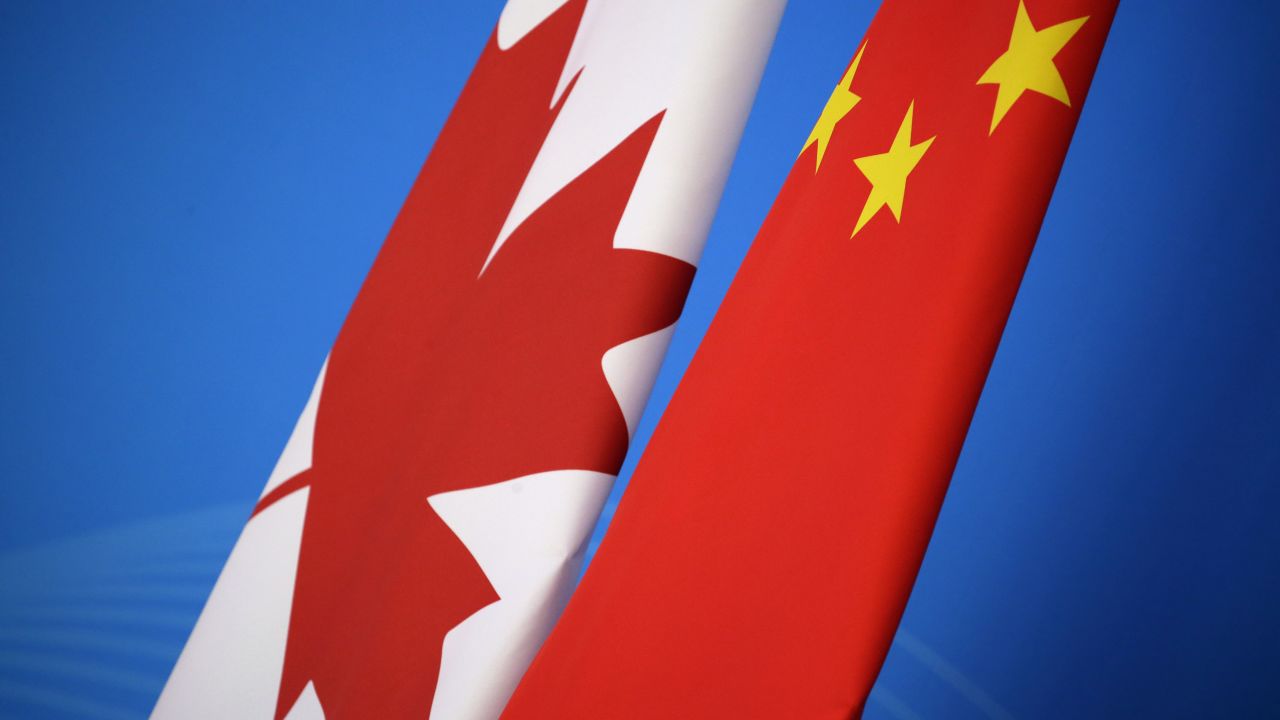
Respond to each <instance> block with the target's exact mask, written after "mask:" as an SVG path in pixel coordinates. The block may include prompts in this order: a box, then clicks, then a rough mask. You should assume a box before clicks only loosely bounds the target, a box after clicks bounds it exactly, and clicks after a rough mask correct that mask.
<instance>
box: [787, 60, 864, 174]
mask: <svg viewBox="0 0 1280 720" xmlns="http://www.w3.org/2000/svg"><path fill="white" fill-rule="evenodd" d="M866 49H867V46H866V45H863V46H862V48H861V49H859V50H858V54H857V55H855V56H853V63H852V64H851V65H849V69H848V70H846V71H845V73H844V77H842V78H840V83H839V84H838V85H836V89H835V90H832V91H831V97H830V98H829V99H828V100H827V105H826V107H824V108H822V114H821V115H819V116H818V122H817V123H816V124H815V125H814V126H813V130H812V131H810V132H809V139H807V140H805V141H804V147H802V148H800V152H801V153H803V152H804V151H805V150H808V149H809V146H810V145H812V144H814V143H815V142H816V143H818V160H817V162H816V164H815V165H814V166H813V171H814V172H818V168H820V167H822V155H823V153H825V152H826V151H827V143H829V142H831V134H832V133H833V132H835V130H836V123H838V122H840V121H841V120H843V119H844V116H845V115H848V114H849V111H850V110H852V109H853V106H854V105H857V104H858V101H859V100H861V99H862V98H861V97H859V96H858V95H855V94H854V93H853V91H852V90H850V89H849V84H850V83H852V82H853V74H854V73H856V72H857V71H858V63H859V62H860V61H861V60H862V51H863V50H866Z"/></svg>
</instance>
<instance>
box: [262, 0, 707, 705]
mask: <svg viewBox="0 0 1280 720" xmlns="http://www.w3.org/2000/svg"><path fill="white" fill-rule="evenodd" d="M583 5H584V3H583V2H582V1H581V0H578V1H576V2H571V3H569V4H568V5H566V6H565V7H564V8H562V9H561V10H559V11H558V12H557V13H556V14H555V15H554V16H552V17H551V18H549V19H547V20H546V21H544V22H543V23H542V24H541V25H539V26H538V27H537V28H535V29H534V30H533V31H531V32H530V34H529V35H528V36H526V37H525V38H523V39H522V40H521V41H520V42H519V43H517V44H516V45H514V46H513V47H512V48H511V49H509V50H506V51H502V50H500V49H499V48H498V47H497V45H496V42H495V41H494V40H493V39H492V38H491V39H490V42H489V45H488V46H487V47H486V49H485V51H484V54H483V55H482V56H481V57H480V60H479V61H478V63H477V65H476V68H475V71H474V72H473V74H472V76H471V79H470V80H469V81H468V83H467V86H466V88H465V89H464V90H463V93H462V96H461V97H460V98H459V99H458V103H457V105H456V106H455V109H454V111H453V114H452V115H451V116H450V119H449V122H448V124H447V125H446V126H445V128H444V130H443V131H442V133H441V135H440V138H439V139H438V140H437V142H436V147H435V149H434V150H433V151H432V153H431V156H430V157H429V158H428V160H427V163H426V165H425V167H424V168H423V170H422V173H421V175H420V176H419V177H418V179H417V182H415V184H414V186H413V189H412V191H411V192H410V194H409V197H408V199H407V200H406V201H405V205H404V208H403V209H402V210H401V213H400V216H399V217H398V218H397V220H396V222H395V225H394V226H393V227H392V229H391V233H390V235H389V236H388V237H387V240H386V243H385V245H384V246H383V248H382V251H381V252H380V254H379V256H378V259H377V261H376V263H375V264H374V266H373V268H372V270H371V271H370V273H369V276H368V279H367V280H366V281H365V284H364V287H363V288H362V289H361V291H360V294H359V297H357V299H356V301H355V304H354V306H353V307H352V309H351V314H350V316H349V317H348V319H347V321H346V323H345V325H344V326H343V328H342V332H341V333H340V334H339V336H338V339H337V341H336V343H335V344H334V347H333V352H332V355H331V356H330V360H329V365H328V370H327V372H326V375H325V381H324V385H323V389H322V392H321V395H320V403H319V410H318V415H317V421H316V431H315V448H314V457H313V464H312V467H311V468H310V469H309V470H307V471H305V472H304V473H302V474H300V475H298V476H295V477H294V478H292V479H290V480H288V481H286V482H285V483H283V484H282V485H281V486H279V487H278V488H277V489H276V490H274V491H273V492H272V493H270V494H268V495H267V496H266V497H265V498H263V500H262V502H261V503H259V506H258V511H261V510H263V509H265V508H267V507H269V506H270V505H271V504H272V503H274V502H276V501H277V500H279V499H280V498H282V497H284V496H286V495H288V494H289V493H291V492H294V491H296V490H298V489H300V488H302V487H309V488H310V495H309V499H308V502H307V511H306V512H307V514H306V520H305V525H304V528H303V533H302V545H301V551H300V555H299V560H298V575H297V585H296V590H295V593H294V597H293V608H292V614H291V617H290V621H289V635H288V643H287V646H286V651H285V659H284V672H283V677H282V680H281V687H280V695H279V700H278V707H277V712H276V717H277V718H281V717H284V715H285V714H286V713H287V712H288V711H289V709H290V708H291V707H293V704H294V702H295V701H296V700H297V698H298V695H299V693H301V692H302V691H303V689H304V688H305V687H306V685H307V683H308V682H313V683H314V684H315V689H316V693H317V696H318V697H319V700H320V703H321V705H322V706H323V707H324V709H325V714H326V717H328V718H329V720H336V719H338V718H360V719H364V718H425V717H427V715H428V713H429V711H430V707H431V702H432V697H433V695H434V691H435V679H436V677H437V675H438V671H439V663H440V652H441V643H442V641H443V639H444V635H445V633H446V632H448V631H449V630H450V629H451V628H453V627H454V626H455V625H457V624H458V623H459V622H460V621H462V620H464V619H465V618H467V617H468V616H470V615H471V614H472V613H474V612H475V611H477V610H479V609H480V608H482V607H484V606H485V605H488V604H489V603H491V602H493V601H495V600H497V599H498V598H497V595H496V593H495V592H494V590H493V588H492V587H491V586H490V584H489V581H488V580H487V579H486V577H485V575H484V573H483V572H482V571H481V570H480V568H479V566H478V565H477V564H476V562H475V560H474V559H473V558H472V556H471V554H470V553H469V552H468V551H467V549H466V548H465V547H464V546H463V545H462V543H461V542H460V541H459V540H458V539H457V538H456V537H455V536H454V534H453V532H452V531H451V530H450V529H449V528H448V527H447V526H445V524H444V522H443V521H442V520H441V519H440V518H439V517H438V516H437V515H436V514H435V513H434V512H433V511H432V510H431V508H430V507H429V506H428V504H427V498H428V497H429V496H431V495H434V494H436V493H440V492H446V491H451V490H460V489H463V488H469V487H477V486H480V485H486V484H489V483H495V482H500V481H503V480H508V479H511V478H515V477H519V476H523V475H528V474H531V473H537V472H542V471H548V470H559V469H563V468H578V469H585V470H594V471H598V472H604V473H615V472H617V470H618V466H619V465H620V464H621V462H622V458H623V455H624V454H625V452H626V447H627V428H626V423H625V420H624V418H623V416H622V412H621V410H620V409H619V407H618V402H617V400H616V399H615V398H614V396H613V394H612V392H611V391H610V389H609V387H608V384H607V382H606V380H605V377H604V373H603V371H602V370H601V366H600V358H601V356H603V355H604V353H605V352H606V351H607V350H609V349H610V348H612V347H614V346H616V345H619V344H621V343H623V342H626V341H628V340H631V339H633V338H636V337H639V336H642V335H646V334H649V333H652V332H654V331H657V330H659V329H661V328H663V327H666V326H668V325H670V324H671V323H672V322H674V321H675V318H676V316H677V315H678V314H679V311H680V306H681V304H682V302H683V298H684V295H685V292H686V291H687V289H688V286H689V282H690V281H691V279H692V276H693V268H692V267H691V266H689V265H688V264H687V263H683V262H680V261H679V260H675V259H673V258H670V257H668V256H666V255H660V254H656V253H650V252H644V251H639V250H617V249H614V247H613V236H614V231H615V230H616V228H617V225H618V221H619V218H620V217H621V215H622V211H623V208H624V207H625V205H626V203H627V200H628V198H629V197H630V195H631V189H632V186H633V184H634V182H635V178H636V176H637V174H638V173H639V171H640V167H641V165H642V164H643V163H644V160H645V157H646V156H647V154H648V151H649V146H650V143H651V142H652V140H653V137H654V134H655V133H656V132H657V128H658V125H659V123H661V121H662V117H661V115H658V116H655V117H654V118H652V119H651V120H650V121H649V122H648V123H646V124H645V125H644V126H642V127H641V128H639V129H638V130H636V131H635V132H634V133H633V134H632V135H631V136H630V137H629V138H627V139H626V140H624V141H623V142H622V143H621V144H620V145H619V146H618V147H617V148H615V149H614V150H613V151H611V152H610V153H609V154H608V155H607V156H606V157H605V158H603V159H602V160H600V161H599V162H598V163H596V164H595V165H594V166H593V167H591V168H589V169H588V170H586V171H585V172H584V173H583V174H582V175H581V176H579V177H578V178H576V179H575V180H574V181H573V182H571V183H570V184H569V185H568V186H566V187H565V188H564V189H562V190H561V191H560V192H559V193H557V194H556V195H555V196H554V197H552V198H551V199H550V200H548V201H547V202H546V203H545V204H544V205H543V206H542V207H540V208H539V209H538V210H537V211H536V212H535V213H534V214H533V215H532V216H531V217H530V218H529V219H528V220H526V221H525V222H524V223H523V224H522V225H521V226H520V227H519V228H518V229H517V230H516V231H515V232H514V233H513V234H512V235H511V237H510V238H509V239H508V240H507V242H506V243H505V244H504V245H503V246H502V248H501V250H500V251H499V252H498V253H497V254H496V255H495V256H494V258H493V261H492V263H491V264H490V265H489V266H488V268H487V269H486V270H485V272H484V274H481V273H480V271H481V268H482V267H483V266H484V261H485V259H486V257H487V256H488V254H489V251H490V248H491V247H492V245H493V242H494V240H495V239H496V238H497V235H498V231H499V228H500V227H501V226H502V223H503V221H504V220H505V218H506V216H507V213H508V211H509V210H510V208H511V205H512V202H513V201H514V199H515V195H516V193H517V191H518V190H519V189H520V186H521V184H522V183H523V182H524V179H525V176H526V174H527V173H528V170H529V166H530V165H531V164H532V163H533V160H534V157H535V156H536V154H537V152H538V150H539V148H540V147H541V146H542V142H543V139H544V138H545V136H546V133H547V132H548V130H549V129H550V127H551V123H552V121H553V120H554V119H555V117H556V113H557V112H558V110H559V108H558V107H555V108H553V107H550V103H551V99H552V96H553V91H554V88H555V85H556V82H557V80H558V79H559V77H560V73H561V70H562V68H563V67H564V62H565V56H566V55H567V53H568V51H569V46H570V44H571V43H572V40H573V37H574V34H575V32H576V30H577V27H578V22H579V19H580V17H581V13H582V7H583ZM567 94H568V93H567V92H566V96H567Z"/></svg>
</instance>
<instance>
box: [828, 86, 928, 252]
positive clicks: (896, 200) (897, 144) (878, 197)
mask: <svg viewBox="0 0 1280 720" xmlns="http://www.w3.org/2000/svg"><path fill="white" fill-rule="evenodd" d="M915 107H916V104H915V102H912V103H911V104H910V105H909V106H907V116H906V117H904V118H902V125H900V126H899V127H898V134H897V135H895V136H894V137H893V144H892V145H890V146H889V150H888V152H885V153H881V154H879V155H868V156H867V157H860V158H858V159H856V160H854V161H853V164H854V165H857V166H858V169H859V170H861V171H862V174H863V175H865V176H866V177H867V180H869V181H870V182H871V193H870V194H869V195H867V204H866V205H863V206H862V214H861V215H859V216H858V224H857V225H855V226H854V228H853V234H851V235H850V236H849V237H853V236H854V235H857V234H858V231H859V230H861V229H862V226H863V225H866V224H867V221H869V220H871V218H872V217H874V216H875V214H876V213H877V212H879V211H880V208H882V207H885V206H886V205H887V206H888V207H889V211H890V212H892V213H893V219H894V220H897V221H898V222H902V199H903V197H904V196H905V195H906V192H907V176H908V175H910V174H911V171H912V170H915V168H916V164H917V163H919V162H920V158H922V157H924V154H925V151H927V150H928V149H929V146H930V145H932V144H933V141H934V139H935V138H937V137H938V136H937V135H934V136H933V137H931V138H929V139H928V140H925V141H924V142H922V143H918V144H916V145H912V144H911V115H912V112H913V111H914V110H915Z"/></svg>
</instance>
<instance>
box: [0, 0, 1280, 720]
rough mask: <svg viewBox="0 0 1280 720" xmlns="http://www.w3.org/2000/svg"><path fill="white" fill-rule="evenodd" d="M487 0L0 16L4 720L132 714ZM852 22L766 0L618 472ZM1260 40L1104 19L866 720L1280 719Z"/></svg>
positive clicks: (0, 671)
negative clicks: (770, 12) (736, 140)
mask: <svg viewBox="0 0 1280 720" xmlns="http://www.w3.org/2000/svg"><path fill="white" fill-rule="evenodd" d="M500 6H501V3H500V2H499V0H485V1H483V2H481V1H478V0H469V1H468V2H456V3H405V4H402V5H400V4H396V5H393V4H385V3H360V4H352V3H326V4H311V3H306V4H303V3H298V4H296V5H294V6H285V5H272V4H263V3H247V2H242V3H236V2H224V3H194V2H184V3H157V2H132V3H86V2H43V3H28V4H17V3H6V4H4V5H3V6H0V34H2V36H3V41H2V42H0V66H2V67H4V68H5V72H4V73H3V74H0V107H3V110H0V140H2V141H0V183H2V185H0V187H2V188H3V192H2V193H0V328H3V333H0V370H2V371H3V380H2V381H0V488H3V490H2V494H0V501H2V503H3V504H2V506H0V716H3V717H15V718H16V717H22V718H42V717H49V718H61V717H86V718H129V717H140V716H142V715H144V714H145V713H146V711H147V710H148V709H149V708H150V705H151V703H152V702H153V701H154V698H155V696H156V694H157V693H158V691H159V688H160V686H161V684H162V683H163V680H164V677H165V676H166V674H167V672H168V670H169V668H170V667H171V665H172V663H173V661H174V659H175V658H176V655H177V652H178V650H179V649H180V647H181V645H182V642H183V641H184V639H185V637H186V634H187V632H188V631H189V629H190V626H191V624H192V623H193V622H194V619H195V616H196V614H197V613H198V612H199V609H200V607H201V605H202V603H203V600H204V597H205V596H206V594H207V592H208V590H209V588H210V587H211V585H212V582H213V580H214V578H215V577H216V574H217V571H218V569H219V567H220V566H221V563H222V561H223V560H224V559H225V557H226V555H227V553H228V552H229V550H230V547H231V544H232V542H233V541H234V538H235V536H236V535H237V533H238V531H239V528H240V526H241V524H242V523H243V521H244V519H245V517H246V516H247V514H248V512H249V509H250V507H251V506H252V504H253V502H254V499H255V498H256V496H257V493H258V491H259V490H260V489H261V486H262V484H263V482H264V481H265V478H266V476H267V474H268V473H269V471H270V469H271V467H272V465H273V464H274V462H275V459H276V457H277V455H278V453H279V451H280V449H281V448H282V447H283V445H284V441H285V439H286V437H287V436H288V433H289V431H290V430H291V428H292V426H293V422H294V420H295V418H296V416H297V415H298V413H299V411H300V410H301V408H302V405H303V403H304V402H305V400H306V397H307V394H308V392H309V390H310V386H311V382H312V380H313V378H314V376H315V374H316V372H317V371H318V370H319V367H320V364H321V362H322V360H323V358H324V356H325V353H326V350H327V349H328V347H329V345H330V343H331V342H332V341H333V339H334V337H335V335H336V333H337V330H338V328H339V326H340V324H341V322H342V318H343V316H344V313H345V311H346V308H347V307H348V306H349V305H350V303H351V301H352V298H353V297H354V295H355V293H356V291H357V289H358V287H359V283H360V281H361V279H362V278H363V276H364V274H365V272H366V270H367V269H368V267H369V265H370V263H371V261H372V259H373V256H374V254H375V252H376V251H377V248H378V246H379V244H380V242H381V240H382V238H383V237H384V235H385V233H386V231H387V229H388V228H389V226H390V223H391V220H392V219H393V217H394V216H395V213H396V211H397V209H398V207H399V205H400V202H401V201H402V199H403V198H404V196H405V194H406V192H407V190H408V188H409V185H410V183H411V182H412V180H413V178H414V176H415V174H416V172H417V170H418V167H419V165H420V163H421V161H422V159H423V158H424V157H425V155H426V153H427V151H428V150H429V148H430V146H431V143H432V141H433V139H434V138H435V136H436V133H437V132H438V131H439V128H440V126H441V124H442V123H443V121H444V119H445V117H446V115H447V113H448V111H449V108H450V107H451V105H452V103H453V100H454V98H455V97H456V95H457V93H458V91H459V90H460V88H461V86H462V84H463V82H464V81H465V79H466V77H467V74H468V72H469V71H470V68H471V65H472V64H473V62H474V60H475V58H476V57H477V55H478V54H479V51H480V49H481V47H482V46H483V43H484V41H485V39H486V37H487V35H488V33H489V31H490V29H491V28H492V25H493V22H494V20H495V19H496V18H497V15H498V10H499V8H500ZM873 12H874V8H873V7H872V4H871V3H868V2H836V1H834V0H829V1H828V0H824V1H822V2H818V1H816V0H796V1H795V2H794V3H793V6H792V7H791V8H790V9H789V10H788V11H787V14H786V16H785V18H784V20H783V24H782V27H781V30H780V32H779V35H778V41H777V45H776V46H775V50H774V53H773V55H772V57H771V59H770V61H769V66H768V68H767V71H766V74H765V77H764V82H763V85H762V86H761V90H760V94H759V96H758V99H757V103H756V106H755V109H754V110H753V113H752V116H751V119H750V121H749V124H748V126H747V130H746V135H745V137H744V140H743V145H742V150H741V153H740V155H739V157H738V159H737V162H736V165H735V167H734V170H733V174H732V176H731V177H730V180H729V184H728V187H727V190H726V194H725V198H724V202H723V204H722V206H721V208H720V212H719V215H718V217H717V220H716V223H715V226H714V228H713V231H712V234H711V237H710V240H709V243H708V246H707V253H706V256H705V258H704V260H703V263H702V269H701V271H700V272H699V274H698V277H697V280H696V282H695V283H694V288H693V291H692V293H691V296H690V299H689V304H688V307H687V308H686V310H685V314H684V317H683V320H682V321H681V324H680V326H679V329H678V332H677V334H676V339H675V342H674V345H673V347H672V350H671V353H670V355H669V357H668V359H667V361H666V364H665V365H664V367H663V370H662V373H661V375H660V377H659V381H658V385H657V388H656V390H655V393H654V397H653V402H652V403H651V405H650V407H649V409H648V410H647V412H646V415H645V418H644V420H643V421H642V424H641V426H640V431H639V434H638V438H637V442H636V443H635V445H634V446H633V452H632V454H631V456H630V457H629V460H628V463H627V466H626V469H627V470H628V471H629V470H630V468H631V466H632V464H633V463H634V459H635V456H636V455H637V453H638V451H639V450H640V449H642V447H643V445H644V442H645V441H646V440H647V438H648V436H649V433H650V432H651V430H652V428H653V425H654V422H655V421H656V419H657V417H658V415H659V414H660V412H661V410H662V408H663V407H664V406H665V403H666V401H667V399H668V398H669V396H670V394H671V392H672V390H673V389H674V386H675V383H676V382H677V380H678V378H679V376H680V374H681V372H682V371H683V369H684V367H685V365H686V364H687V362H688V360H689V358H690V357H691V355H692V353H693V350H694V348H695V347H696V345H697V342H698V340H699V339H700V337H701V335H702V333H703V331H704V330H705V328H706V325H707V323H708V321H709V319H710V317H711V315H712V313H713V312H714V309H715V307H716V305H717V304H718V302H719V300H720V298H721V297H722V296H723V293H724V291H725V289H726V288H727V287H728V284H729V282H730V280H731V278H732V276H733V273H734V271H735V270H736V268H737V265H738V263H739V262H740V260H741V258H742V256H743V254H744V253H745V252H746V249H747V248H748V246H749V245H750V242H751V239H752V237H753V235H754V233H755V230H756V229H757V228H758V226H759V224H760V221H761V220H762V218H763V216H764V213H765V212H766V211H767V209H768V206H769V204H770V202H771V201H772V198H773V196H774V194H775V193H776V191H777V189H778V187H779V185H780V183H781V181H782V178H783V176H784V174H785V172H786V170H787V169H788V167H789V166H790V164H791V162H792V161H793V160H794V158H795V154H796V152H797V150H798V149H799V145H800V143H801V141H802V140H803V139H804V137H805V136H806V135H807V133H808V130H809V127H810V126H811V124H812V122H813V119H814V118H815V117H816V115H817V113H818V110H819V109H820V108H821V105H822V103H823V102H824V101H825V99H826V96H827V94H828V92H829V90H830V87H831V85H832V83H833V82H834V81H835V80H836V79H837V78H838V76H839V74H840V71H841V70H842V69H843V67H844V64H845V63H846V62H847V60H848V58H849V57H850V56H851V55H852V53H853V50H854V48H855V47H856V45H857V43H858V40H859V38H860V37H861V35H862V32H863V31H864V30H865V28H866V25H867V23H868V22H869V21H870V18H871V15H872V13H873ZM1277 27H1280V9H1278V8H1277V6H1276V5H1275V4H1273V3H1269V2H1261V1H1258V2H1234V3H1204V2H1193V1H1192V0H1169V1H1161V0H1127V2H1125V3H1124V5H1123V7H1122V8H1121V10H1120V13H1119V15H1118V16H1117V19H1116V23H1115V26H1114V28H1113V30H1112V33H1111V40H1110V43H1109V45H1108V47H1107V49H1106V51H1105V53H1104V55H1103V58H1102V62H1101V64H1100V66H1099V69H1098V74H1097V78H1096V81H1095V83H1094V87H1093V91H1092V93H1091V95H1090V97H1089V100H1088V103H1087V105H1086V107H1085V110H1084V114H1083V117H1082V120H1081V123H1080V127H1079V130H1078V132H1077V134H1076V139H1075V143H1074V145H1073V147H1072V150H1071V153H1070V155H1069V156H1068V158H1067V163H1066V166H1065V168H1064V170H1063V174H1062V178H1061V181H1060V183H1059V186H1058V191H1057V194H1056V195H1055V198H1054V201H1053V204H1052V206H1051V208H1050V210H1049V213H1048V216H1047V218H1046V221H1045V225H1044V230H1043V232H1042V233H1041V236H1040V241H1039V245H1038V248H1037V250H1036V252H1035V255H1034V257H1033V258H1032V262H1031V266H1030V268H1029V271H1028V273H1027V276H1026V280H1025V282H1024V284H1023V287H1022V291H1021V294H1020V295H1019V297H1018V301H1017V304H1016V306H1015V308H1014V311H1013V315H1012V318H1011V319H1010V323H1009V326H1008V330H1007V332H1006V333H1005V337H1004V341H1003V343H1002V345H1001V348H1000V351H999V354H998V356H997V358H996V362H995V366H994V368H993V370H992V373H991V376H990V379H989V381H988V383H987V387H986V390H985V392H984V394H983V397H982V401H981V404H980V406H979V408H978V412H977V415H976V417H975V419H974V423H973V426H972V429H971V431H970V433H969V438H968V441H967V443H966V446H965V450H964V453H963V456H962V458H961V460H960V464H959V468H958V470H957V472H956V475H955V478H954V481H953V484H952V490H951V493H950V495H949V496H948V499H947V502H946V505H945V506H944V508H943V511H942V515H941V518H940V520H939V523H938V529H937V533H936V535H935V538H934V542H933V544H932V546H931V548H930V550H929V554H928V557H927V558H926V561H925V564H924V567H923V570H922V572H921V575H920V579H919V582H918V584H917V587H916V592H915V594H914V595H913V598H912V600H911V604H910V606H909V608H908V611H907V614H906V617H905V619H904V622H903V626H902V630H901V631H900V632H899V634H898V637H897V639H896V641H895V644H894V648H893V651H892V653H891V655H890V657H889V660H888V663H887V664H886V666H885V669H884V671H883V673H882V675H881V678H880V682H879V684H878V685H877V688H876V691H875V693H874V694H873V696H872V702H871V703H870V705H869V707H868V710H867V717H868V718H876V719H880V718H900V719H907V720H909V719H911V718H996V719H1005V718H1081V717H1090V718H1129V717H1168V718H1200V717H1264V716H1270V717H1280V683H1277V678H1280V618H1278V617H1277V610H1276V608H1280V563H1278V562H1277V553H1278V552H1280V522H1278V521H1277V519H1276V517H1275V514H1276V510H1277V508H1278V507H1280V502H1278V501H1280V489H1278V488H1277V485H1278V484H1280V482H1278V481H1280V372H1278V371H1280V359H1278V358H1280V281H1278V280H1277V274H1278V271H1280V218H1278V217H1277V215H1278V213H1280V210H1278V209H1277V208H1278V207H1280V201H1278V200H1277V194H1276V192H1277V189H1278V188H1280V183H1277V182H1276V179H1275V178H1276V168H1277V167H1280V151H1278V150H1277V143H1276V141H1275V135H1274V133H1275V129H1276V128H1277V127H1280V117H1277V109H1278V108H1280V103H1278V101H1277V99H1276V87H1277V83H1278V82H1280V78H1278V77H1277V72H1276V70H1277V68H1278V67H1280V63H1278V60H1280V57H1277V55H1278V51H1277V43H1276V41H1275V33H1276V28H1277ZM624 481H625V473H624ZM621 484H622V483H620V485H621ZM620 489H621V488H619V490H620ZM617 495H618V493H617V492H615V495H614V500H615V501H616V497H617ZM606 520H607V516H606ZM619 672H625V669H623V668H619Z"/></svg>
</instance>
